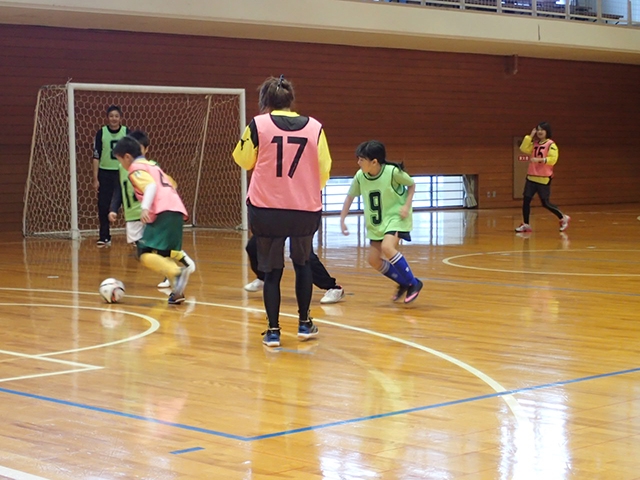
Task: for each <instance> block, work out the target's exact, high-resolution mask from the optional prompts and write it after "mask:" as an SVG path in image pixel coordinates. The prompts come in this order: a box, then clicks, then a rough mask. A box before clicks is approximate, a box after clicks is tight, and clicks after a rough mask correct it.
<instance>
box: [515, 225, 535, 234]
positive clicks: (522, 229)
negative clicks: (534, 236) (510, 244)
mask: <svg viewBox="0 0 640 480" xmlns="http://www.w3.org/2000/svg"><path fill="white" fill-rule="evenodd" d="M530 231H531V226H530V225H529V224H528V223H523V224H522V225H520V226H519V227H518V228H516V232H520V233H522V232H530Z"/></svg>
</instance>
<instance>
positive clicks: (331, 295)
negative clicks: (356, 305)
mask: <svg viewBox="0 0 640 480" xmlns="http://www.w3.org/2000/svg"><path fill="white" fill-rule="evenodd" d="M343 298H344V288H342V287H336V288H331V289H329V290H327V293H325V294H324V297H322V299H321V300H320V303H338V302H339V301H340V300H342V299H343Z"/></svg>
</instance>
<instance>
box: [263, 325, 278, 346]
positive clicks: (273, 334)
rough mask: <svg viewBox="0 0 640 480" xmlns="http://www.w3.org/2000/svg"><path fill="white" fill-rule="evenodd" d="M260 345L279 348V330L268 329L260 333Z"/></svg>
mask: <svg viewBox="0 0 640 480" xmlns="http://www.w3.org/2000/svg"><path fill="white" fill-rule="evenodd" d="M262 343H264V344H265V345H266V346H267V347H279V346H280V329H279V328H270V329H269V330H265V331H264V332H262Z"/></svg>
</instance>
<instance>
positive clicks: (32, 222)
mask: <svg viewBox="0 0 640 480" xmlns="http://www.w3.org/2000/svg"><path fill="white" fill-rule="evenodd" d="M110 105H117V106H119V107H120V108H121V109H122V111H123V124H124V125H126V126H127V127H128V128H129V129H130V130H135V129H141V130H144V131H145V132H147V134H148V135H149V138H150V140H151V145H150V149H149V153H148V157H149V158H151V159H153V160H156V161H157V162H158V163H159V164H160V165H161V166H162V168H163V170H164V171H166V172H167V173H168V174H169V175H171V176H172V177H173V178H174V179H175V180H176V182H177V183H178V192H179V193H180V196H181V197H182V199H183V201H184V203H185V206H186V207H187V210H188V212H189V217H190V218H189V221H188V224H190V225H194V226H201V227H211V228H224V229H232V228H246V209H245V207H244V195H245V191H246V175H245V173H244V172H243V171H242V170H241V169H240V168H239V167H238V166H237V165H236V164H235V162H234V161H233V158H232V156H231V153H232V152H233V149H234V147H235V145H236V143H237V141H238V139H239V138H240V135H241V133H242V131H243V129H244V127H245V95H244V90H243V89H221V88H216V89H213V88H212V89H206V88H189V87H153V86H140V85H99V84H79V83H68V84H67V85H53V86H45V87H42V88H41V89H40V91H39V92H38V101H37V106H36V112H35V122H34V131H33V139H32V146H31V158H30V161H29V174H28V178H27V185H26V188H25V199H24V218H23V233H24V235H25V236H32V235H56V236H57V235H60V236H69V237H71V238H79V237H80V236H81V234H83V233H85V232H86V233H94V232H96V231H97V228H98V211H97V194H96V192H95V190H94V189H93V186H92V179H93V160H92V158H93V146H94V138H95V135H96V132H97V131H98V130H99V129H100V128H101V127H102V125H104V124H105V123H106V109H107V107H108V106H110ZM116 226H123V223H120V224H119V225H116Z"/></svg>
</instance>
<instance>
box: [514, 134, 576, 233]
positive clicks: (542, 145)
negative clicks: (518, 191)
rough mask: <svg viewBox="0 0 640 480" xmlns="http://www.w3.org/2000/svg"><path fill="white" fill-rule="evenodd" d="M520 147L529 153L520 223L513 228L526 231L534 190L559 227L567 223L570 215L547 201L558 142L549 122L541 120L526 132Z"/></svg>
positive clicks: (556, 157)
mask: <svg viewBox="0 0 640 480" xmlns="http://www.w3.org/2000/svg"><path fill="white" fill-rule="evenodd" d="M520 151H521V152H522V153H526V154H527V155H529V169H528V170H527V180H526V182H525V185H524V194H523V196H524V200H523V202H522V219H523V223H522V224H521V225H520V226H519V227H518V228H516V232H530V231H531V230H532V229H531V226H530V225H529V216H530V214H531V200H533V197H534V196H535V194H536V193H537V194H538V196H539V197H540V200H541V201H542V206H543V207H544V208H546V209H547V210H549V211H550V212H551V213H553V214H554V215H555V216H556V217H558V220H559V221H560V231H561V232H564V231H565V230H566V229H567V228H568V227H569V221H570V220H571V217H569V216H568V215H565V214H563V213H562V212H561V211H560V209H559V208H558V207H557V206H555V205H554V204H552V203H551V202H550V201H549V197H550V196H551V180H552V179H553V166H554V165H555V164H556V162H557V161H558V146H557V145H556V143H555V142H554V141H553V140H551V125H549V124H548V123H547V122H542V123H541V124H539V125H538V126H537V127H535V128H534V129H533V130H531V134H530V135H526V136H525V137H524V140H522V144H521V145H520Z"/></svg>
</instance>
